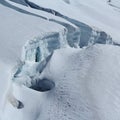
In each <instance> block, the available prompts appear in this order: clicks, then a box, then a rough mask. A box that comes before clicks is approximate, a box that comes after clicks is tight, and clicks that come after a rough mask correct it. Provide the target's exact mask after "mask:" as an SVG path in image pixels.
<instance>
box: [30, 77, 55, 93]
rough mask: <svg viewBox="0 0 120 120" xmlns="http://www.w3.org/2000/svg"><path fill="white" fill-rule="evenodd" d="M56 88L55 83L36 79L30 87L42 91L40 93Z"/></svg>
mask: <svg viewBox="0 0 120 120" xmlns="http://www.w3.org/2000/svg"><path fill="white" fill-rule="evenodd" d="M54 87H55V83H54V82H53V81H51V80H48V79H42V80H41V79H36V80H35V81H34V82H32V86H31V87H30V88H31V89H33V90H36V91H40V92H46V91H49V90H51V89H53V88H54Z"/></svg>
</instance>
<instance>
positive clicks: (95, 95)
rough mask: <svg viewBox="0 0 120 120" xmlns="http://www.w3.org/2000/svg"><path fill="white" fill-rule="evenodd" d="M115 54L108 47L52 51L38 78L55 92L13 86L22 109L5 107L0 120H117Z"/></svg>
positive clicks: (118, 71) (119, 72) (118, 67)
mask: <svg viewBox="0 0 120 120" xmlns="http://www.w3.org/2000/svg"><path fill="white" fill-rule="evenodd" d="M63 51H64V52H63ZM119 52H120V48H119V47H114V46H112V45H95V46H91V47H88V48H85V49H71V48H69V49H61V50H57V51H55V53H54V55H53V57H52V59H51V60H50V62H49V64H48V65H47V67H46V69H45V70H44V72H43V73H42V75H41V78H42V77H43V78H49V79H51V80H53V81H54V82H55V88H53V89H52V90H51V91H48V92H39V91H34V90H31V89H28V88H26V87H19V86H15V87H14V89H15V94H16V96H17V97H18V98H19V99H20V100H21V101H23V103H24V104H25V108H23V109H21V110H16V109H13V108H12V106H10V105H9V107H7V109H6V113H5V118H4V119H3V120H9V119H11V120H16V119H18V118H19V119H20V120H21V119H22V120H34V119H36V120H41V119H42V120H47V119H51V120H56V119H57V120H61V119H62V120H64V119H65V120H84V119H86V120H118V119H119V118H120V115H119V106H120V103H119V100H120V97H119V90H120V87H119V75H120V64H119V59H120V57H119ZM56 66H57V67H56ZM111 68H112V69H111ZM18 91H20V94H18V93H19V92H18ZM31 96H32V98H34V100H33V99H32V98H31ZM14 113H15V114H17V116H16V115H14ZM21 117H22V118H21Z"/></svg>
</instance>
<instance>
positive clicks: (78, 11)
mask: <svg viewBox="0 0 120 120" xmlns="http://www.w3.org/2000/svg"><path fill="white" fill-rule="evenodd" d="M29 1H32V2H33V3H36V4H37V5H40V6H42V7H45V8H51V9H54V10H56V11H59V12H60V13H62V14H63V15H66V16H68V17H70V18H73V19H75V20H78V21H81V22H83V23H86V24H87V25H90V26H96V27H98V28H99V29H101V30H103V31H105V32H107V33H108V34H110V35H111V36H112V37H113V39H114V40H115V41H117V42H119V39H120V35H118V34H117V31H119V29H120V24H119V21H120V13H119V12H116V11H115V10H114V9H113V7H111V6H109V5H108V4H107V0H99V1H97V2H96V0H89V1H87V0H85V1H84V0H70V4H66V3H65V2H63V1H62V0H54V1H53V0H44V1H43V0H29ZM112 1H114V0H112ZM117 3H118V4H119V2H117ZM61 8H62V9H61ZM101 8H102V9H101ZM113 16H114V17H113Z"/></svg>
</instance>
